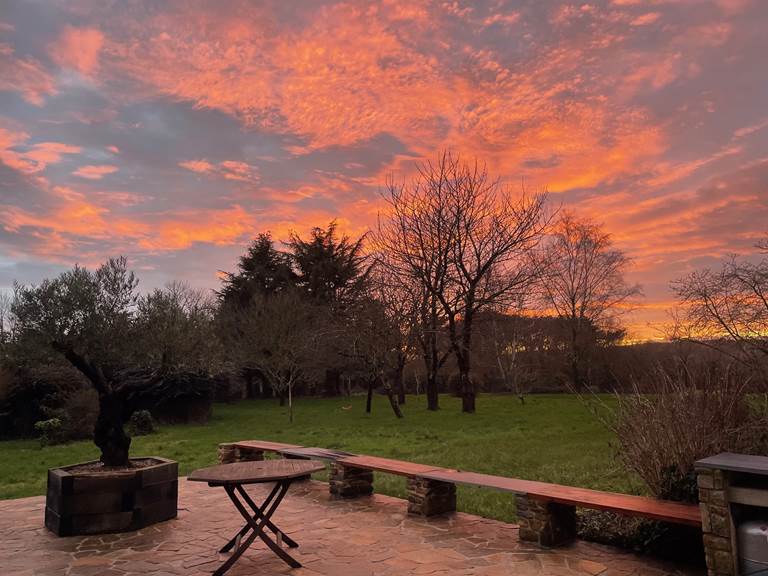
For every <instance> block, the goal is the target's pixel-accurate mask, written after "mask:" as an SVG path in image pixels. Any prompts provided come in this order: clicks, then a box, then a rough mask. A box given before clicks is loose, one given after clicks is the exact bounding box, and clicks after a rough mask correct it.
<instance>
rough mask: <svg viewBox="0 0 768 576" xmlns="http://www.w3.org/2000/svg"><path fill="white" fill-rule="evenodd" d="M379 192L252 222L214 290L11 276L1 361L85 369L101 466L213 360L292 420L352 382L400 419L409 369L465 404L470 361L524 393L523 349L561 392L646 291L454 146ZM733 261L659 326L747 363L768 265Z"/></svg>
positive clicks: (107, 267)
mask: <svg viewBox="0 0 768 576" xmlns="http://www.w3.org/2000/svg"><path fill="white" fill-rule="evenodd" d="M382 197H383V205H384V208H383V210H382V213H381V214H380V216H379V219H378V222H377V224H376V225H375V226H374V227H373V229H372V230H370V231H369V232H368V233H367V234H365V235H363V236H361V237H358V238H352V237H350V236H348V235H346V234H342V233H341V232H340V231H339V230H338V227H337V225H336V224H335V222H331V223H330V224H328V225H327V226H324V227H316V228H314V229H312V230H311V231H310V233H309V235H308V236H305V237H303V236H301V235H299V234H291V235H290V237H289V238H288V239H287V240H286V241H285V242H282V243H281V242H277V241H275V240H274V239H273V238H272V236H271V235H270V234H269V232H264V233H262V234H259V235H258V236H257V237H256V238H255V239H254V240H253V242H252V243H251V244H250V245H249V247H248V249H247V251H246V252H245V254H243V255H242V256H241V257H240V259H239V261H238V263H237V266H236V269H235V270H234V271H232V272H226V273H222V283H221V286H220V287H219V288H218V290H216V291H213V292H206V291H201V290H193V289H190V288H189V287H188V286H186V285H184V284H182V283H178V282H176V283H171V284H169V285H168V286H166V287H165V288H163V289H156V290H153V291H151V292H149V293H146V294H142V293H141V292H140V290H139V288H138V279H137V278H136V276H135V274H134V273H133V272H131V271H130V270H129V265H128V261H127V260H126V259H125V258H124V257H118V258H111V259H109V260H108V261H107V262H106V263H105V264H103V265H102V266H100V267H99V268H97V269H96V270H95V271H90V270H87V269H86V268H83V267H80V266H75V268H73V269H72V270H70V271H67V272H65V273H63V274H61V275H59V276H58V277H56V278H53V279H46V280H43V281H42V282H41V283H40V284H37V285H20V284H16V285H15V287H14V291H13V294H12V295H11V296H10V297H6V298H4V299H0V343H2V355H3V364H4V365H5V366H6V367H8V369H10V370H11V371H13V373H14V374H16V375H18V374H21V375H24V374H27V375H29V374H37V373H39V371H40V370H41V369H42V368H41V367H46V366H48V367H50V366H53V367H58V368H59V369H61V370H64V369H69V370H75V371H77V372H78V373H79V374H80V375H81V376H82V377H83V378H84V379H85V381H87V382H89V383H90V385H91V387H92V388H93V389H94V390H95V391H96V394H97V396H98V403H99V413H98V418H97V421H96V426H95V427H96V434H95V435H96V443H97V444H98V445H99V447H100V448H101V450H102V460H103V461H104V462H105V463H111V464H116V463H119V462H125V461H126V459H127V454H128V447H129V445H130V438H128V436H127V435H126V434H125V432H124V430H123V425H124V423H125V421H126V420H127V418H128V417H130V414H131V412H132V411H133V410H135V409H136V408H137V407H139V406H141V405H144V404H146V403H147V397H148V391H149V397H157V395H158V394H165V393H169V391H170V390H173V389H174V387H178V386H186V387H191V388H193V389H194V388H196V387H200V386H203V383H204V382H210V381H211V380H212V379H213V378H214V377H218V376H219V375H222V374H229V375H233V374H234V375H237V377H242V378H244V379H245V380H246V381H248V382H251V383H252V384H253V385H254V386H258V387H260V388H261V389H267V390H269V391H271V392H273V393H274V395H275V396H277V397H278V398H280V401H281V402H285V403H287V405H288V408H289V415H290V418H291V419H293V397H294V395H295V393H296V391H297V389H300V390H302V391H303V392H304V393H312V392H315V393H318V392H319V393H326V394H339V393H341V392H342V391H347V392H349V391H350V390H351V388H352V387H353V385H356V386H362V387H363V388H364V390H365V392H366V394H367V403H366V404H367V410H368V411H370V410H371V404H372V402H371V401H372V397H373V394H374V393H375V391H376V390H380V391H382V392H383V393H384V394H386V396H387V397H388V399H389V403H390V406H391V407H392V410H393V412H394V414H395V415H397V416H398V417H402V416H403V411H402V405H403V404H404V403H405V391H406V385H405V375H406V370H411V372H412V374H413V377H414V379H417V380H418V379H419V378H422V377H423V381H424V392H425V396H426V403H427V407H428V409H430V410H438V409H439V407H440V406H439V395H438V392H439V391H440V382H441V381H444V380H445V379H444V378H443V376H444V375H445V373H446V372H450V376H451V377H452V378H453V390H454V391H455V392H456V393H457V394H458V395H460V396H461V399H462V410H463V411H464V412H469V413H471V412H474V411H475V410H476V396H477V393H478V390H479V384H480V383H479V379H482V377H479V376H478V367H477V365H478V358H480V359H482V365H483V367H484V369H487V367H488V366H489V365H491V366H492V369H493V370H494V371H495V372H496V374H497V376H499V377H500V378H501V380H502V381H503V382H504V383H505V385H506V386H507V387H508V388H509V389H511V390H514V391H516V392H517V393H518V394H519V395H520V396H521V398H523V392H524V386H523V385H522V384H521V382H522V379H521V375H522V374H523V372H524V364H525V362H524V361H525V359H526V358H529V359H530V358H531V357H532V355H533V354H546V355H547V358H553V357H557V358H559V359H560V360H562V361H563V362H564V364H565V365H566V366H567V369H566V371H565V372H566V374H565V380H566V384H567V386H568V387H570V388H572V389H577V390H581V389H584V388H586V387H587V386H589V385H590V384H592V383H593V382H592V376H591V374H592V368H593V364H594V361H593V360H594V358H595V356H594V351H595V350H600V349H605V348H610V347H615V345H616V344H618V343H620V342H621V340H622V338H623V336H624V331H623V328H622V326H621V322H620V319H621V316H622V315H623V314H624V313H625V312H626V311H628V310H630V309H631V308H632V306H633V304H634V303H636V302H637V299H638V297H639V296H640V295H641V291H640V287H639V286H637V285H633V284H631V283H628V282H627V281H626V279H625V274H626V272H627V271H628V269H629V267H630V265H631V260H630V259H629V258H628V257H627V255H626V254H624V253H623V252H622V251H621V250H619V249H617V248H616V247H615V245H614V244H613V242H612V240H611V237H610V235H609V234H607V233H606V232H605V231H604V230H603V229H602V228H601V227H600V226H599V225H598V224H596V223H594V222H591V221H590V220H588V219H585V218H580V217H578V216H577V215H576V214H574V213H573V212H570V211H567V210H563V209H556V208H553V207H552V205H551V203H550V202H549V201H548V199H547V195H546V193H544V192H535V193H531V192H529V191H527V190H524V189H523V190H519V191H518V190H510V189H508V188H507V187H506V186H505V185H504V183H503V182H502V181H501V180H500V179H498V178H495V177H493V176H492V175H490V174H489V172H488V170H487V169H486V167H485V165H483V164H482V163H481V162H479V161H476V160H475V161H466V160H464V159H463V158H461V157H459V156H457V155H455V154H453V153H451V152H445V153H442V154H441V155H439V156H438V157H437V158H436V159H435V160H434V161H428V162H424V163H422V164H420V165H418V170H417V173H416V175H415V176H414V177H413V178H412V179H409V180H403V181H400V180H396V179H395V178H391V179H389V180H388V181H387V183H386V185H385V186H384V188H383V190H382ZM745 266H746V265H745V264H743V263H739V262H736V261H733V263H732V264H731V268H730V269H729V268H728V267H726V269H724V271H723V272H722V274H725V275H726V276H717V275H714V273H712V272H707V271H705V272H701V273H697V274H694V275H692V276H690V277H688V278H686V279H683V280H681V281H680V282H679V283H678V284H676V289H677V290H678V294H679V296H680V299H681V302H682V303H683V304H684V310H685V311H686V314H688V316H686V317H685V318H681V319H680V322H679V323H678V326H677V328H676V330H675V334H673V337H674V338H678V339H681V340H682V339H689V340H697V341H701V342H707V343H710V344H711V345H716V343H717V342H719V341H720V340H722V339H723V338H724V337H725V338H726V339H728V341H729V342H730V343H733V342H736V343H737V344H738V345H739V346H741V348H740V349H739V350H741V352H738V351H737V352H734V353H738V355H739V357H740V358H742V359H744V361H747V357H750V358H751V357H752V356H754V355H755V354H756V353H757V352H759V351H762V350H763V348H761V346H764V341H765V330H764V327H765V323H764V322H765V318H766V310H763V309H761V308H760V307H761V306H762V305H764V304H765V301H766V300H765V297H764V295H765V294H766V292H764V291H763V290H764V289H765V288H766V286H767V285H768V281H767V280H766V273H765V264H764V263H763V264H760V265H757V266H756V265H753V264H750V265H749V266H747V267H745ZM726 280H727V281H726ZM738 290H741V291H742V292H748V293H749V294H748V296H749V297H743V298H740V299H739V303H740V308H739V310H741V313H740V315H739V316H738V318H733V315H731V316H728V317H727V318H726V319H723V318H722V316H723V314H720V315H717V314H712V309H713V302H715V303H717V302H720V301H721V300H720V299H725V300H727V299H729V298H732V297H733V294H734V293H735V292H736V291H738ZM760 314H762V316H760ZM718 322H719V323H718ZM760 322H763V324H762V326H763V328H762V329H761V328H760ZM683 327H686V328H687V330H688V331H687V332H685V333H684V332H683ZM761 330H762V331H761ZM715 335H716V336H717V337H715ZM713 343H714V344H713ZM747 349H749V352H746V350H747ZM27 380H28V381H34V382H37V383H39V382H40V380H41V379H40V378H37V380H35V378H31V379H30V378H28V379H27ZM42 380H45V378H43V379H42ZM319 383H320V384H319ZM35 385H37V384H35ZM17 393H18V391H17ZM56 393H57V392H54V393H53V394H54V395H55V394H56ZM152 394H154V396H152ZM22 397H23V395H22ZM53 402H54V403H55V400H54V401H53Z"/></svg>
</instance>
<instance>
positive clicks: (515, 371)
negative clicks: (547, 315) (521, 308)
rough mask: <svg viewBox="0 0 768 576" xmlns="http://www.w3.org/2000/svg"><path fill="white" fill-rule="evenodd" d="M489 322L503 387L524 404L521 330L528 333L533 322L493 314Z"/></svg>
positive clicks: (515, 316) (518, 317) (521, 318)
mask: <svg viewBox="0 0 768 576" xmlns="http://www.w3.org/2000/svg"><path fill="white" fill-rule="evenodd" d="M490 324H491V327H490V328H491V329H490V337H491V342H492V345H493V353H494V357H495V359H496V365H497V366H498V368H499V374H500V375H501V379H502V381H503V382H504V387H505V388H506V389H507V390H511V391H512V392H514V393H515V395H516V396H517V398H518V399H519V400H520V403H521V404H525V390H524V389H523V385H522V382H521V380H522V375H521V373H520V372H521V370H520V352H521V350H522V348H523V346H524V345H523V342H522V340H523V331H526V332H528V333H530V332H531V331H532V330H533V326H532V324H533V323H532V322H530V321H529V320H527V319H525V318H523V317H521V316H519V315H506V314H504V315H502V314H493V316H492V317H491V321H490Z"/></svg>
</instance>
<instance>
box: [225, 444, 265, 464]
mask: <svg viewBox="0 0 768 576" xmlns="http://www.w3.org/2000/svg"><path fill="white" fill-rule="evenodd" d="M218 456H219V464H232V463H233V462H251V461H254V460H264V451H263V450H258V449H256V448H244V447H238V446H237V445H235V444H231V443H223V444H219V447H218Z"/></svg>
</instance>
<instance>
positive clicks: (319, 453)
mask: <svg viewBox="0 0 768 576" xmlns="http://www.w3.org/2000/svg"><path fill="white" fill-rule="evenodd" d="M280 453H281V454H282V455H283V456H290V457H292V458H306V459H307V460H313V459H314V460H331V461H336V460H340V459H342V458H349V457H350V456H355V454H353V453H352V452H345V451H344V450H332V449H330V448H286V449H283V450H280Z"/></svg>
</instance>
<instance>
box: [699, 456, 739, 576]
mask: <svg viewBox="0 0 768 576" xmlns="http://www.w3.org/2000/svg"><path fill="white" fill-rule="evenodd" d="M696 473H697V481H698V485H699V507H700V509H701V531H702V532H703V538H704V555H705V556H706V559H707V574H708V575H709V576H733V575H734V574H736V566H735V561H734V558H735V556H736V554H735V552H736V543H735V542H734V540H733V530H732V528H731V514H730V511H729V509H728V503H727V501H726V497H725V490H726V486H725V484H726V478H725V473H724V472H723V471H722V470H712V469H707V468H699V469H697V470H696Z"/></svg>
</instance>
